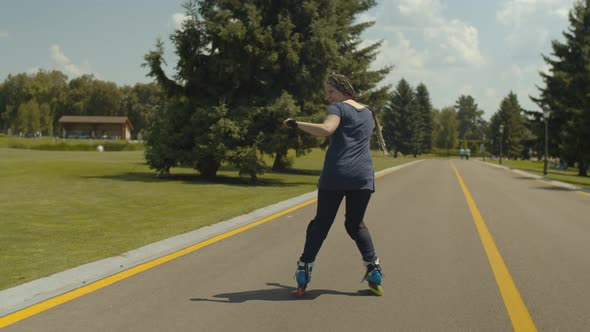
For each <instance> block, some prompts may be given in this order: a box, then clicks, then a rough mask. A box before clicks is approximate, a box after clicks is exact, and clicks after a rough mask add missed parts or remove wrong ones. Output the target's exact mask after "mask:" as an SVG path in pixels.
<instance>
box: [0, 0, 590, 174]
mask: <svg viewBox="0 0 590 332" xmlns="http://www.w3.org/2000/svg"><path fill="white" fill-rule="evenodd" d="M375 5H376V1H375V0H285V1H266V0H252V1H247V2H236V1H228V0H188V1H186V2H185V3H184V4H183V7H184V9H185V15H186V18H187V19H186V20H185V21H184V22H183V24H182V26H181V27H180V28H178V29H177V30H175V31H174V32H173V33H172V34H171V36H170V40H171V42H172V45H173V47H174V48H175V53H176V54H177V55H178V62H177V64H176V66H175V73H174V75H173V76H172V77H168V76H167V75H166V74H165V73H164V70H163V65H164V64H166V62H165V59H164V56H163V54H164V43H163V42H162V41H161V40H157V41H156V43H155V47H154V49H153V50H151V51H149V52H148V53H147V54H146V55H145V56H144V63H143V64H142V66H144V67H145V68H147V71H148V75H149V76H150V77H152V78H153V79H154V83H153V84H138V85H136V86H134V87H122V88H117V87H116V86H115V85H114V84H113V83H108V82H101V81H99V80H96V79H94V78H93V77H92V76H82V77H80V78H75V79H72V80H71V81H69V82H68V81H67V77H65V75H63V74H61V73H59V72H39V73H37V74H35V75H25V74H20V75H16V76H9V77H8V78H7V79H6V81H5V82H4V83H3V84H2V85H1V86H0V127H2V128H8V127H13V128H17V127H18V128H19V129H21V130H32V127H38V128H41V129H42V130H43V131H44V132H48V133H49V132H51V127H50V126H51V123H53V125H55V121H56V119H57V118H58V117H59V116H60V115H61V114H79V115H84V114H88V115H92V114H100V115H127V116H129V117H130V118H131V120H132V123H133V124H134V126H136V127H138V128H141V130H142V131H143V130H145V133H146V134H147V140H146V152H145V154H146V160H147V163H148V164H149V165H150V167H151V168H153V169H154V170H156V171H158V172H159V174H166V173H168V172H169V171H170V169H171V168H173V167H177V166H189V167H193V168H194V169H195V170H197V171H198V172H199V173H201V174H202V175H204V176H207V177H214V176H216V174H217V171H218V169H219V167H220V166H221V165H222V164H223V163H227V164H231V165H234V166H235V167H236V168H237V169H239V171H240V174H242V175H247V176H250V177H252V178H256V177H257V176H258V175H260V174H262V173H263V172H264V170H265V165H264V162H263V156H264V155H270V156H272V158H273V160H274V161H273V165H272V168H273V169H274V170H282V169H285V168H287V167H289V166H290V165H291V163H292V161H293V160H292V159H290V157H289V154H288V152H289V151H295V155H296V156H301V155H303V154H305V153H307V152H309V151H310V149H311V148H313V147H316V146H325V145H326V144H327V143H326V141H325V140H323V139H318V138H315V137H311V136H310V135H304V134H301V133H300V132H297V131H289V130H285V129H284V128H282V127H281V122H282V120H283V119H285V118H288V117H291V118H297V119H299V120H304V121H321V120H322V119H323V117H324V114H325V109H326V102H325V100H324V96H323V82H324V81H325V79H326V78H327V77H328V75H329V74H330V73H332V72H337V73H342V74H344V75H346V76H348V77H350V78H351V80H352V81H353V82H354V83H355V87H356V88H357V90H358V91H357V92H358V95H359V98H358V99H359V101H360V102H362V103H365V104H368V105H370V106H371V108H372V110H373V111H374V112H376V114H377V116H378V117H379V118H380V119H381V122H382V127H383V128H382V133H383V136H384V139H385V141H386V145H387V147H388V150H389V152H390V153H391V154H392V155H394V156H396V155H398V154H403V155H413V156H418V155H420V154H424V153H430V152H432V151H433V150H434V149H442V150H448V149H457V148H459V147H460V146H462V147H464V148H469V149H471V150H472V151H477V150H479V149H480V148H484V149H485V151H486V152H487V153H491V154H494V155H498V154H499V153H500V146H502V149H503V155H504V156H505V157H508V158H530V157H531V156H532V155H536V156H541V155H543V153H544V140H543V139H544V137H545V136H544V133H545V131H544V119H543V116H542V113H541V112H539V111H534V110H525V109H523V108H522V107H521V106H520V103H519V101H518V98H517V96H516V94H515V93H513V92H509V93H508V95H507V96H505V97H504V98H503V99H502V100H501V102H500V103H499V105H498V109H497V110H496V112H495V113H494V114H493V115H492V117H491V118H490V120H489V121H486V120H484V119H483V118H482V115H483V113H484V112H483V111H482V110H481V109H479V107H478V105H477V103H476V101H475V99H474V98H473V97H472V96H470V95H461V96H459V97H458V99H457V100H456V101H455V104H454V105H452V106H447V107H442V108H440V109H436V108H434V107H433V106H432V103H431V101H430V96H429V91H428V88H427V86H426V85H425V84H423V83H419V84H418V86H417V87H416V88H414V87H412V86H411V84H410V83H409V82H407V81H406V80H405V79H401V80H400V81H399V82H398V84H397V85H396V86H395V87H392V86H389V85H381V84H380V83H381V82H382V81H383V79H384V78H385V77H386V76H387V74H389V73H390V72H391V71H392V70H393V69H394V68H393V66H386V67H383V68H377V69H375V68H373V67H371V64H372V63H373V62H374V60H375V58H376V56H377V55H378V52H379V47H380V46H381V43H382V41H377V42H375V43H372V44H367V43H363V40H362V39H361V34H362V33H363V32H364V31H365V30H366V29H367V28H369V27H371V26H372V25H373V24H374V22H367V21H358V20H357V19H356V18H357V17H359V16H360V15H361V14H362V13H364V12H366V11H367V10H369V9H370V8H373V7H374V6H375ZM569 22H570V25H571V26H570V28H569V29H568V30H567V31H566V32H564V33H563V35H564V37H565V42H563V43H561V42H558V41H552V49H553V53H552V54H551V55H543V59H544V60H545V61H546V62H547V64H548V66H549V68H550V70H549V72H547V73H540V75H541V77H542V78H543V83H544V86H541V87H538V89H539V92H540V96H539V97H533V96H529V97H530V98H531V99H532V100H533V101H534V102H535V103H537V105H538V106H539V108H540V109H548V110H550V111H551V116H550V120H549V137H550V141H549V151H550V155H551V156H553V157H558V158H562V159H564V160H566V161H567V163H568V164H570V166H574V165H576V166H577V167H578V169H579V175H583V176H586V175H587V173H586V172H587V168H588V162H589V160H590V94H588V91H590V72H589V71H590V51H589V48H588V45H590V0H579V1H577V2H576V3H575V4H574V8H573V9H572V10H571V11H570V14H569ZM31 110H33V111H31ZM19 114H20V116H21V117H20V118H19ZM31 114H32V115H31ZM33 118H38V119H39V120H38V121H37V120H31V119H33ZM27 123H29V126H30V128H28V129H23V128H24V126H26V124H27ZM30 123H33V125H30ZM136 124H137V125H136ZM500 126H502V128H503V129H504V130H503V131H502V133H500V130H499V128H500Z"/></svg>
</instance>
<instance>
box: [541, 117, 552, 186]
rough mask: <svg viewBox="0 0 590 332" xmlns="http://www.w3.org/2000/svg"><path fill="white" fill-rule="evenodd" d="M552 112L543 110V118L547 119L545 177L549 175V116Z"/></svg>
mask: <svg viewBox="0 0 590 332" xmlns="http://www.w3.org/2000/svg"><path fill="white" fill-rule="evenodd" d="M550 114H551V110H550V109H549V108H547V107H544V108H543V118H544V119H545V158H544V163H543V175H547V155H548V154H549V115H550Z"/></svg>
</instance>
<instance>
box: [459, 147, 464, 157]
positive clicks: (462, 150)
mask: <svg viewBox="0 0 590 332" xmlns="http://www.w3.org/2000/svg"><path fill="white" fill-rule="evenodd" d="M459 156H461V159H463V157H464V156H465V149H463V147H461V148H460V149H459Z"/></svg>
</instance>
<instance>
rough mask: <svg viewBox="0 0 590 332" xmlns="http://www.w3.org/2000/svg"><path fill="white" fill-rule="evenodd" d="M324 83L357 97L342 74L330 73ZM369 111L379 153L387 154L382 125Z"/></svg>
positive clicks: (350, 84)
mask: <svg viewBox="0 0 590 332" xmlns="http://www.w3.org/2000/svg"><path fill="white" fill-rule="evenodd" d="M326 84H329V85H331V86H333V87H334V88H335V89H336V90H338V91H340V92H342V93H343V94H345V95H347V96H349V97H350V98H352V99H356V98H357V94H356V91H354V87H353V86H352V83H351V82H350V80H349V79H348V78H347V77H346V76H344V75H342V74H336V73H332V74H331V75H330V77H328V79H327V80H326ZM369 111H371V115H372V116H373V121H374V122H375V134H377V142H378V144H379V150H380V151H381V155H387V154H388V153H387V146H386V145H385V139H383V127H382V126H381V123H380V122H379V119H378V118H377V115H376V114H375V112H373V111H372V110H370V109H369Z"/></svg>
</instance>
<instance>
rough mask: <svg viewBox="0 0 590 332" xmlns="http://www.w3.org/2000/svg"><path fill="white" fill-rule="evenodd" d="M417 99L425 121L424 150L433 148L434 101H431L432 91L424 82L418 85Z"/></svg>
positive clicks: (423, 121)
mask: <svg viewBox="0 0 590 332" xmlns="http://www.w3.org/2000/svg"><path fill="white" fill-rule="evenodd" d="M416 101H417V102H418V105H419V113H420V117H421V122H422V123H423V128H422V131H423V135H422V136H423V139H422V144H421V150H422V152H430V150H432V130H433V128H432V103H431V102H430V93H429V92H428V88H427V87H426V85H425V84H424V83H420V84H418V87H416Z"/></svg>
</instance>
